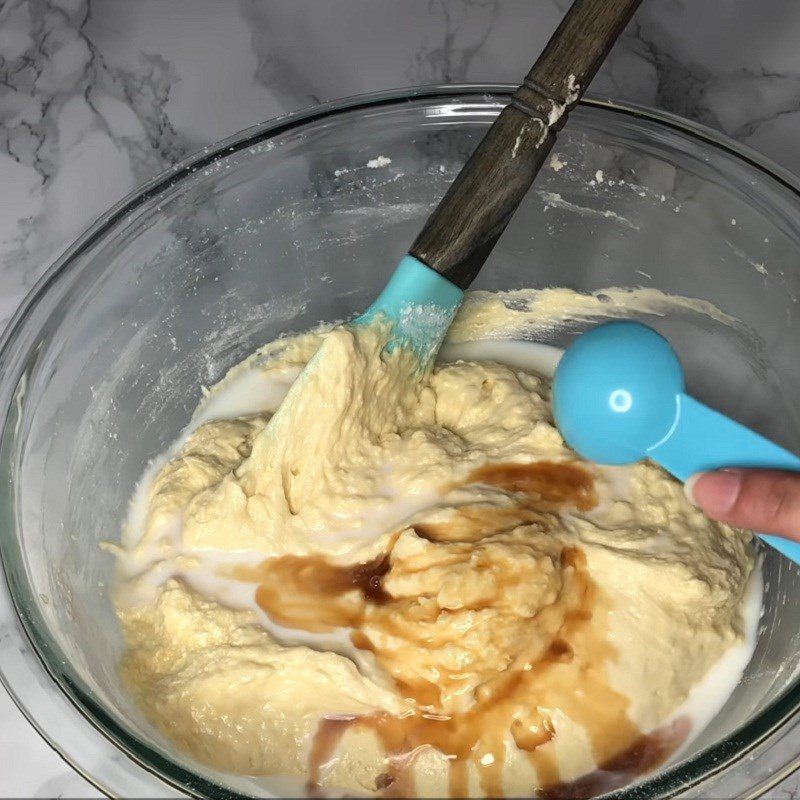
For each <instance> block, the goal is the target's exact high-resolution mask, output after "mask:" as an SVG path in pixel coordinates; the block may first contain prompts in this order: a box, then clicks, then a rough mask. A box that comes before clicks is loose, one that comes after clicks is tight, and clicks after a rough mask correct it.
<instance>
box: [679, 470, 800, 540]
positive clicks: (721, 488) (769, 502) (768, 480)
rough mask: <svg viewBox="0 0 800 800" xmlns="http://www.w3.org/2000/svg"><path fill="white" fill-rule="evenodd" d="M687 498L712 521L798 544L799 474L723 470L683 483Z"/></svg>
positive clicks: (693, 477) (799, 536) (700, 474)
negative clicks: (793, 540) (778, 537)
mask: <svg viewBox="0 0 800 800" xmlns="http://www.w3.org/2000/svg"><path fill="white" fill-rule="evenodd" d="M685 490H686V494H687V496H688V497H689V499H690V500H691V501H692V502H693V503H694V504H695V505H698V506H700V508H701V509H702V510H703V511H704V512H705V513H706V514H708V516H709V517H711V518H712V519H716V520H719V521H720V522H727V523H728V524H729V525H734V526H736V527H737V528H749V529H751V530H754V531H758V532H759V533H772V534H775V535H776V536H785V537H786V538H787V539H795V540H797V541H800V473H797V472H779V471H777V470H755V469H752V470H746V469H726V470H720V471H718V472H701V473H698V474H697V475H692V477H691V478H689V480H688V481H687V482H686V486H685Z"/></svg>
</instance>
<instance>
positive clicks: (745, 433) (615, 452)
mask: <svg viewBox="0 0 800 800" xmlns="http://www.w3.org/2000/svg"><path fill="white" fill-rule="evenodd" d="M685 389H686V386H685V381H684V375H683V369H682V367H681V364H680V361H679V360H678V357H677V355H676V354H675V351H674V350H673V349H672V347H671V346H670V344H669V342H668V341H667V340H666V339H665V338H664V337H663V336H661V335H660V334H659V333H656V331H654V330H653V329H652V328H648V327H647V326H646V325H642V324H640V323H638V322H630V321H619V322H607V323H605V324H603V325H599V326H598V327H597V328H593V329H592V330H590V331H587V332H586V333H584V334H583V335H582V336H580V337H579V338H578V339H576V340H575V342H574V343H573V344H572V346H571V347H570V348H569V349H568V350H567V351H566V352H565V353H564V356H563V358H562V359H561V361H560V362H559V365H558V367H557V369H556V373H555V377H554V381H553V414H554V416H555V420H556V424H557V425H558V428H559V430H560V431H561V434H562V436H563V437H564V439H565V440H566V442H567V444H569V446H570V447H572V448H573V450H575V451H576V452H577V453H579V454H580V455H581V456H583V457H584V458H586V459H589V460H591V461H596V462H598V463H600V464H630V463H632V462H635V461H641V460H642V459H644V458H651V459H652V460H653V461H655V462H656V463H657V464H660V465H661V466H662V467H664V469H666V470H668V471H669V472H671V473H672V474H673V475H674V476H675V477H676V478H679V479H680V480H682V481H685V480H686V479H687V478H689V476H690V475H693V474H695V473H696V472H705V471H708V470H715V469H720V468H722V467H745V468H760V469H785V470H795V471H800V458H798V457H797V456H796V455H794V454H793V453H790V452H789V451H788V450H784V449H783V448H782V447H779V446H778V445H776V444H775V443H774V442H771V441H769V440H768V439H765V438H764V437H763V436H759V435H758V434H757V433H755V432H754V431H751V430H750V429H749V428H746V427H745V426H744V425H740V424H739V423H738V422H734V421H733V420H732V419H729V418H728V417H726V416H725V415H723V414H720V413H719V412H718V411H714V410H713V409H711V408H709V407H708V406H706V405H703V403H701V402H699V401H698V400H695V399H694V398H693V397H691V396H690V395H688V394H686V391H685ZM761 538H762V539H763V540H764V541H765V542H767V543H768V544H770V545H771V546H772V547H774V548H775V549H776V550H778V551H779V552H781V553H783V554H784V555H785V556H787V557H788V558H790V559H791V560H792V561H794V562H796V563H798V564H800V542H793V541H790V540H789V539H783V538H781V537H777V536H767V535H762V536H761Z"/></svg>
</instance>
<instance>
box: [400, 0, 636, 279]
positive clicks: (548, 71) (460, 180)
mask: <svg viewBox="0 0 800 800" xmlns="http://www.w3.org/2000/svg"><path fill="white" fill-rule="evenodd" d="M640 2H641V0H575V2H574V3H573V5H572V7H571V8H570V10H569V11H568V12H567V15H566V16H565V17H564V19H563V20H562V21H561V24H560V25H559V26H558V29H557V30H556V32H555V33H554V34H553V37H552V38H551V39H550V41H549V42H548V43H547V46H546V47H545V49H544V51H543V52H542V54H541V55H540V56H539V59H538V60H537V62H536V63H535V64H534V65H533V68H532V69H531V71H530V72H529V73H528V75H527V77H526V78H525V80H524V81H523V82H522V84H521V85H520V87H519V89H517V91H516V92H515V93H514V95H513V96H512V98H511V102H510V103H509V104H508V105H507V106H506V107H505V108H504V109H503V111H502V112H501V113H500V115H499V116H498V117H497V119H496V120H495V122H494V124H493V125H492V127H491V128H490V129H489V131H488V132H487V134H486V136H485V137H484V139H483V141H482V142H481V143H480V144H479V145H478V147H477V149H476V150H475V152H474V153H473V154H472V156H471V157H470V159H469V161H467V163H466V164H465V165H464V168H463V169H462V170H461V172H460V173H459V174H458V176H457V177H456V179H455V181H453V184H452V185H451V187H450V189H449V190H448V192H447V194H446V195H445V196H444V198H442V200H441V202H440V203H439V205H438V206H437V207H436V209H435V210H434V212H433V213H432V214H431V216H430V217H429V219H428V221H427V223H426V224H425V227H424V228H423V229H422V231H421V232H420V234H419V236H418V237H417V238H416V240H415V241H414V244H413V245H412V247H411V249H410V251H409V252H410V253H411V255H413V256H415V257H416V258H418V259H419V260H420V261H422V262H423V263H425V264H427V265H428V266H429V267H432V268H433V269H435V270H436V271H437V272H439V273H441V274H442V275H444V277H446V278H447V279H448V280H450V281H452V282H453V283H454V284H456V286H459V287H461V288H462V289H466V288H467V286H469V284H470V283H472V281H473V279H474V278H475V276H476V275H477V274H478V271H479V270H480V268H481V267H482V266H483V263H484V262H485V261H486V259H487V257H488V255H489V253H490V252H491V251H492V248H493V247H494V245H495V243H496V242H497V240H498V239H499V238H500V234H501V233H502V232H503V231H504V230H505V228H506V226H507V225H508V223H509V221H510V219H511V216H512V214H513V213H514V211H515V210H516V209H517V206H518V205H519V204H520V202H521V201H522V198H523V197H524V196H525V194H526V193H527V191H528V189H529V188H530V186H531V183H532V182H533V179H534V178H535V177H536V174H537V173H538V172H539V170H540V168H541V166H542V164H543V163H544V161H545V159H546V158H547V155H548V153H549V152H550V150H551V149H552V147H553V143H554V142H555V135H556V133H557V131H558V130H560V128H561V127H562V126H563V125H564V123H565V122H566V119H567V114H568V113H569V111H570V109H571V108H572V107H573V106H574V105H575V103H577V102H578V100H579V99H580V97H581V95H582V94H583V92H584V89H585V88H586V86H588V84H589V83H590V82H591V80H592V78H593V77H594V75H595V73H596V72H597V70H598V69H599V67H600V65H601V64H602V63H603V60H604V59H605V57H606V55H607V54H608V52H609V50H610V49H611V47H612V46H613V45H614V42H615V41H616V40H617V37H618V36H619V34H620V33H621V32H622V29H623V28H624V27H625V25H626V24H627V22H628V21H629V20H630V18H631V16H632V15H633V12H634V11H635V10H636V8H637V7H638V5H639V3H640Z"/></svg>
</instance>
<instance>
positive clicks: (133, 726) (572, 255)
mask: <svg viewBox="0 0 800 800" xmlns="http://www.w3.org/2000/svg"><path fill="white" fill-rule="evenodd" d="M508 94H509V89H508V87H451V88H447V89H444V88H433V89H425V90H419V91H411V92H408V91H406V92H402V93H394V94H385V95H380V96H371V97H366V98H359V99H355V100H351V101H346V102H343V103H335V104H330V105H326V106H322V107H320V108H317V109H314V110H311V111H305V112H301V113H299V114H296V115H294V116H291V117H287V118H283V119H279V120H276V121H273V122H270V123H267V124H265V125H262V126H259V127H257V128H254V129H251V130H248V131H246V132H244V133H242V134H240V135H238V136H236V137H234V138H233V139H230V140H228V141H226V142H223V143H222V144H221V145H220V146H218V147H216V148H214V149H207V150H206V151H204V152H202V153H200V154H198V155H197V156H195V157H193V158H191V159H189V160H188V161H186V162H184V163H183V164H180V165H178V166H177V167H175V168H174V169H172V170H171V171H169V172H168V173H166V174H164V175H162V176H160V177H158V178H156V179H155V180H153V181H151V182H150V183H149V184H147V185H146V186H145V187H143V188H142V189H141V190H139V191H138V192H137V193H135V194H134V195H132V196H131V197H129V198H128V199H126V200H124V201H123V202H122V203H120V204H119V205H118V206H117V207H116V208H114V209H113V210H112V211H110V212H109V213H108V214H107V215H106V216H105V217H104V218H103V219H101V220H100V221H99V222H98V223H97V224H95V225H94V226H93V227H92V228H91V229H90V230H89V231H88V232H87V233H86V234H85V235H84V236H83V237H82V238H81V239H80V240H79V241H78V242H77V243H76V244H75V245H74V246H73V247H72V248H71V249H70V250H69V251H68V252H67V253H66V254H65V255H64V256H63V257H62V258H61V259H60V260H59V261H58V262H57V263H56V264H55V265H54V266H53V267H52V268H51V269H50V270H49V271H48V273H47V274H46V275H45V277H44V278H43V279H42V280H41V281H40V282H39V284H38V285H37V286H36V287H35V289H34V290H33V292H32V293H31V294H30V296H29V297H28V299H27V300H26V301H25V303H24V304H23V307H22V308H21V309H20V310H19V312H18V313H17V315H16V316H15V317H14V319H13V321H12V322H11V324H10V326H9V327H8V329H7V331H6V333H5V336H4V339H3V341H2V350H0V374H1V375H2V379H1V383H0V421H1V422H2V433H1V436H2V438H0V470H2V481H1V482H0V514H1V515H2V516H1V517H0V552H2V562H3V568H4V571H5V581H4V582H2V583H3V585H2V588H0V624H2V637H0V638H1V639H2V642H1V644H0V670H2V675H3V680H4V682H5V683H6V685H7V687H8V689H9V690H10V692H11V693H12V695H13V696H14V697H15V699H16V700H17V702H18V703H19V705H20V707H21V708H22V709H23V710H24V711H25V712H26V713H27V714H28V716H29V718H30V719H31V721H32V722H33V723H34V724H35V725H36V726H37V727H38V728H39V730H40V731H41V732H42V733H43V734H44V736H46V737H47V739H48V740H49V741H50V742H51V743H52V744H53V746H54V747H56V749H58V750H59V751H60V752H61V753H62V754H63V755H65V757H66V758H67V759H68V760H69V761H70V762H71V763H73V764H74V765H75V766H76V767H77V768H78V769H79V770H81V771H82V772H83V773H84V774H85V775H87V777H89V778H90V779H91V780H93V781H94V782H95V783H96V784H97V785H98V786H99V787H100V788H102V789H104V790H105V791H106V792H108V793H110V794H114V795H123V796H147V797H155V796H173V795H175V794H179V793H188V794H192V795H196V796H203V797H212V796H213V797H229V796H230V797H233V796H237V795H257V794H265V793H268V792H270V791H271V792H273V793H274V794H278V795H281V794H285V793H287V792H289V791H292V789H291V788H288V787H290V785H289V784H287V783H282V782H281V781H280V780H272V781H270V780H266V781H265V780H260V781H256V780H254V779H250V778H246V777H237V776H233V775H223V774H220V773H214V772H212V771H210V770H208V769H206V768H204V767H202V766H200V765H198V764H196V763H193V762H192V761H191V760H190V759H189V758H187V757H186V756H184V755H183V754H182V753H180V752H177V751H176V750H175V749H174V748H173V747H172V746H171V744H170V743H169V742H167V741H165V740H164V739H163V738H162V737H161V736H160V735H159V734H158V733H157V732H156V731H155V730H154V729H153V728H152V727H151V726H150V725H149V724H148V723H147V721H146V720H145V719H143V717H142V716H141V714H140V713H139V711H138V710H137V708H136V707H135V706H134V705H133V704H132V702H131V700H130V699H129V698H128V696H127V695H126V693H125V691H124V690H123V688H122V687H121V686H120V682H119V679H118V676H117V670H116V666H117V661H118V658H119V655H120V648H121V639H120V633H119V630H118V627H117V624H116V619H115V615H114V611H113V608H112V605H111V601H110V599H109V584H110V583H111V581H112V576H113V567H114V558H113V556H112V555H111V554H110V553H109V552H108V551H107V550H105V549H103V548H101V547H100V543H101V542H103V541H107V540H110V541H114V540H116V539H117V538H118V535H119V529H120V524H121V522H122V519H123V517H124V515H125V512H126V508H127V503H128V499H129V497H130V496H131V492H132V490H133V487H134V484H135V482H136V480H137V479H138V477H139V476H140V475H141V473H142V471H143V469H144V467H145V466H146V464H147V463H148V461H149V460H150V459H151V458H152V457H153V456H155V455H156V454H158V453H160V452H162V451H163V450H164V449H165V448H166V447H167V445H168V444H169V443H170V442H171V441H172V440H173V439H174V438H175V437H176V436H177V434H178V432H179V431H180V430H181V428H182V426H183V425H184V424H185V423H186V421H187V420H188V418H189V415H190V414H191V412H192V410H193V409H194V407H195V406H196V405H197V403H198V401H199V399H200V397H201V386H203V385H206V386H208V385H210V384H213V383H214V382H215V381H217V380H218V379H219V378H220V377H222V375H223V374H224V373H225V371H226V370H227V369H228V368H229V367H231V366H232V365H233V364H236V363H237V362H238V361H240V360H241V359H242V358H243V357H244V356H246V355H247V354H249V353H251V352H252V351H253V350H255V349H256V348H258V347H259V346H260V345H261V344H263V343H265V342H267V341H270V340H271V339H274V338H275V337H277V336H278V335H280V334H282V333H285V332H287V331H299V330H303V329H305V328H308V327H310V326H312V325H314V324H315V323H317V322H318V321H319V320H335V319H341V318H345V317H348V316H349V315H351V314H354V313H355V312H357V311H359V310H360V309H363V308H364V307H366V305H367V304H368V303H369V301H370V300H371V299H372V298H373V297H374V296H375V294H376V293H377V292H378V290H379V288H380V287H381V286H382V285H383V283H384V281H385V280H386V278H387V277H388V275H389V274H390V272H391V271H392V270H393V268H394V266H395V264H396V263H397V262H398V259H399V258H400V257H401V256H402V254H403V253H404V252H405V250H406V248H407V246H408V245H409V243H410V242H411V241H412V240H413V238H414V235H415V233H416V232H417V231H418V230H419V228H420V226H421V225H422V223H423V221H424V220H425V218H426V217H427V215H428V213H429V211H430V210H431V208H432V207H433V205H434V204H435V202H436V201H437V199H438V198H439V197H440V196H441V195H442V194H443V192H444V191H445V189H446V187H447V185H448V183H449V182H450V180H451V179H452V177H453V176H454V175H455V174H456V172H457V171H458V169H459V168H460V167H461V165H462V163H463V161H464V160H465V158H466V157H467V155H468V154H469V153H470V151H471V150H472V149H473V147H474V146H475V144H476V143H477V142H478V140H479V139H480V137H481V136H482V135H483V133H484V131H485V130H486V128H487V127H488V126H489V125H490V124H491V122H492V120H493V119H494V118H495V116H496V115H497V113H498V112H499V110H500V108H501V107H502V106H503V105H504V104H505V103H506V102H507V99H508ZM556 152H557V153H558V158H557V159H556V160H555V161H554V162H553V163H552V164H551V166H550V167H549V168H546V169H545V170H544V171H543V172H542V174H541V175H540V176H539V178H538V180H537V184H536V188H535V190H533V191H532V192H531V193H530V195H529V196H528V198H527V199H526V200H525V202H524V203H523V204H522V206H521V208H520V209H519V211H518V213H517V215H516V216H515V218H514V220H513V222H512V224H511V226H510V227H509V229H508V230H507V232H506V233H505V235H504V236H503V238H502V240H501V241H500V243H499V245H498V247H497V248H496V250H495V252H494V253H493V255H492V257H491V259H490V261H489V263H488V264H487V265H486V267H485V268H484V270H483V272H482V273H481V275H480V277H479V279H478V281H477V286H479V287H481V288H489V289H511V288H518V287H526V286H547V285H563V286H569V287H572V288H575V289H580V290H584V291H591V290H598V289H602V288H603V287H608V286H615V285H616V286H633V285H641V286H647V287H654V288H658V289H661V290H664V291H666V292H671V293H677V294H681V295H688V296H690V297H697V298H702V299H704V300H708V301H711V302H712V303H715V304H716V305H717V306H719V307H720V308H721V309H723V310H724V311H725V312H727V313H728V314H730V315H733V316H734V317H736V318H737V319H738V320H740V323H739V324H738V325H736V326H730V325H726V324H724V323H722V322H717V321H715V320H714V319H712V318H711V317H708V316H704V315H701V314H689V313H678V312H675V313H669V314H667V315H666V316H664V317H647V320H648V321H649V322H651V323H652V324H654V325H656V327H658V328H659V329H660V330H662V331H664V332H665V333H667V334H668V335H669V337H670V339H671V340H672V341H673V342H674V343H675V344H676V346H677V349H678V351H679V353H680V355H681V357H682V358H683V361H684V364H685V366H686V371H687V376H688V382H689V387H690V390H691V391H692V392H693V393H694V394H695V395H697V396H699V397H700V398H701V399H703V400H705V401H707V402H709V403H711V404H713V405H716V406H718V407H720V408H721V409H723V410H724V411H726V412H727V413H729V414H731V415H732V416H734V417H737V418H738V419H740V420H741V421H743V422H745V423H748V424H750V425H753V426H755V427H756V428H758V429H759V430H762V431H763V432H764V433H766V434H768V435H770V436H772V437H774V438H775V439H777V440H778V441H779V442H781V443H782V444H783V445H785V446H787V447H790V448H794V449H795V450H800V420H799V419H798V412H800V402H798V398H800V368H799V367H798V365H800V309H799V308H798V305H797V298H798V296H800V195H799V194H798V188H797V186H796V184H795V183H794V181H793V180H792V179H791V178H790V177H789V176H787V175H786V174H785V173H782V172H781V171H780V170H779V169H778V168H776V167H774V166H765V165H764V164H763V163H760V162H759V160H758V159H757V158H756V157H755V156H754V155H752V154H750V153H748V152H746V151H744V150H743V149H742V148H740V147H738V146H737V145H734V144H732V143H731V142H729V141H727V140H723V139H722V138H720V137H719V136H717V135H716V134H712V133H711V132H709V131H706V130H704V129H700V128H698V127H696V126H690V125H688V124H687V123H685V122H683V121H680V120H677V119H674V118H672V117H668V116H665V115H663V114H655V113H653V112H649V111H645V110H642V109H635V108H630V107H621V106H616V105H611V104H604V103H598V102H586V103H584V104H583V105H582V106H581V107H580V108H578V109H577V110H576V111H575V112H574V113H573V114H572V116H571V117H570V120H569V123H568V125H567V127H566V129H565V130H564V132H563V133H562V134H561V136H560V138H559V141H558V145H557V147H556ZM634 316H636V315H634ZM588 324H590V323H588V322H586V323H583V324H582V323H578V322H576V323H574V324H571V325H568V326H565V327H562V328H559V329H558V330H554V331H553V332H552V334H551V338H550V341H551V342H552V343H555V344H562V345H563V344H565V343H566V342H567V341H568V340H569V338H571V337H572V336H573V335H574V334H575V333H576V332H577V331H579V330H580V329H581V328H582V327H585V326H586V325H588ZM764 569H765V577H766V591H765V610H764V616H763V619H762V622H761V626H760V633H759V639H758V646H757V650H756V652H755V655H754V657H753V659H752V662H751V664H750V666H749V667H748V668H747V672H746V674H745V676H744V679H743V680H742V681H741V683H740V685H739V686H738V688H737V689H736V691H735V692H734V694H733V696H732V697H731V699H730V701H729V702H728V703H727V705H726V706H725V708H724V709H723V711H722V712H721V713H720V714H719V715H718V717H717V718H716V719H715V720H714V721H713V722H712V723H711V725H710V726H709V727H708V728H707V729H706V730H705V731H704V732H703V733H702V734H701V735H700V736H699V737H698V738H697V739H696V740H695V741H694V743H693V744H692V745H691V746H690V748H689V749H688V751H687V752H685V753H684V754H683V755H682V756H681V757H680V759H679V760H678V761H677V762H676V763H673V764H671V765H669V766H668V767H666V768H664V769H662V770H661V772H660V773H658V774H657V775H655V776H652V777H649V778H647V779H644V780H642V781H641V782H640V783H639V784H638V785H636V786H635V787H632V788H631V787H629V788H628V789H627V790H623V791H621V792H619V793H618V794H619V796H626V797H633V796H647V797H668V796H674V795H676V794H680V795H681V796H685V797H703V798H712V797H720V798H722V797H726V798H727V797H735V796H747V797H750V796H753V795H754V794H757V793H758V792H759V791H761V790H763V789H764V788H766V787H768V786H770V785H772V784H773V783H775V782H776V781H778V780H780V779H781V778H782V777H784V776H785V775H786V774H787V773H788V772H789V771H790V770H792V769H793V768H794V767H795V766H796V763H797V751H798V750H800V745H798V744H797V738H796V735H795V731H796V726H797V718H798V708H799V707H800V686H798V681H797V680H796V674H797V671H798V665H800V638H799V637H798V622H797V620H798V615H797V603H796V601H794V600H793V599H792V598H795V597H800V571H798V569H797V568H796V567H795V566H793V565H791V564H789V563H788V562H786V561H785V560H783V559H782V558H781V557H779V556H778V555H776V554H775V553H774V552H771V551H769V552H766V553H765V565H764Z"/></svg>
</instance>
